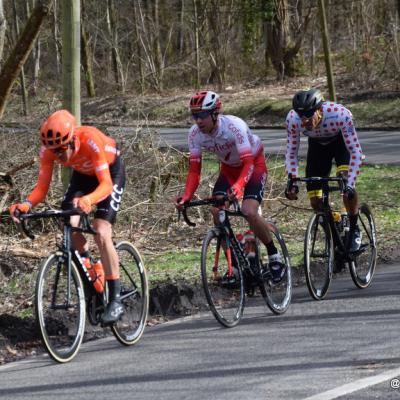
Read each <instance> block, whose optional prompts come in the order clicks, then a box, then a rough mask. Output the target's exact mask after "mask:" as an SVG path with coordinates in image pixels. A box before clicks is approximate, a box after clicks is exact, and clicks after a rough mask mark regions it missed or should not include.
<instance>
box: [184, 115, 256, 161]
mask: <svg viewBox="0 0 400 400" xmlns="http://www.w3.org/2000/svg"><path fill="white" fill-rule="evenodd" d="M188 142H189V152H190V160H191V161H195V162H196V161H198V162H200V161H201V154H202V151H203V149H204V150H206V151H208V152H210V153H214V154H216V155H217V157H218V159H219V160H220V161H221V162H222V163H224V164H226V165H229V166H231V167H240V166H241V165H242V161H241V159H242V158H244V157H248V156H253V157H254V156H256V155H257V154H258V152H259V151H260V150H261V148H262V143H261V140H260V138H259V137H258V136H257V135H254V134H253V133H252V132H251V131H250V128H249V127H248V126H247V124H246V123H245V122H244V121H243V120H242V119H241V118H238V117H235V116H233V115H219V116H218V126H217V130H216V131H215V132H214V133H213V134H205V133H202V132H201V131H200V129H199V127H198V126H197V125H193V126H192V127H191V128H190V130H189V137H188Z"/></svg>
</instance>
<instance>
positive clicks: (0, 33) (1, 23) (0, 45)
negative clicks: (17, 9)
mask: <svg viewBox="0 0 400 400" xmlns="http://www.w3.org/2000/svg"><path fill="white" fill-rule="evenodd" d="M6 28H7V23H6V17H5V16H4V6H3V0H0V67H1V65H2V60H3V50H4V39H5V37H6Z"/></svg>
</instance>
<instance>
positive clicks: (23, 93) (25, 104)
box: [13, 0, 28, 116]
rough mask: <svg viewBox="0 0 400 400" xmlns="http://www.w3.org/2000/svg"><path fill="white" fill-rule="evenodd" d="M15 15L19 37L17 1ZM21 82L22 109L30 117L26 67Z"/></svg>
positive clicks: (14, 9)
mask: <svg viewBox="0 0 400 400" xmlns="http://www.w3.org/2000/svg"><path fill="white" fill-rule="evenodd" d="M13 13H14V29H15V36H16V37H19V23H18V13H17V4H16V1H15V0H14V1H13ZM20 81H21V97H22V109H23V112H24V115H25V116H27V115H28V93H27V90H26V82H25V71H24V67H23V66H22V68H21V73H20Z"/></svg>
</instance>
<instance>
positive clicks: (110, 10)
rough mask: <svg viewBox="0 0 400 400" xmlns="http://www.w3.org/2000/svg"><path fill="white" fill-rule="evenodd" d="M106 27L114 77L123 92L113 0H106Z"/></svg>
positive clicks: (123, 82)
mask: <svg viewBox="0 0 400 400" xmlns="http://www.w3.org/2000/svg"><path fill="white" fill-rule="evenodd" d="M107 28H108V33H109V36H110V41H111V61H112V66H113V71H114V79H115V82H116V83H117V84H118V86H119V88H120V89H121V90H122V91H123V92H124V91H125V81H124V77H123V74H122V63H121V58H120V55H119V50H118V32H117V24H116V15H115V5H114V0H107Z"/></svg>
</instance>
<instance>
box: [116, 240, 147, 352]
mask: <svg viewBox="0 0 400 400" xmlns="http://www.w3.org/2000/svg"><path fill="white" fill-rule="evenodd" d="M115 248H116V250H117V253H118V257H119V266H120V277H121V278H120V279H121V301H122V304H123V306H124V314H123V315H122V318H121V319H120V320H119V321H118V322H116V323H115V324H113V325H112V326H111V330H112V332H113V334H114V335H115V337H116V338H117V339H118V341H119V342H120V343H122V344H124V345H126V346H130V345H133V344H135V343H136V342H137V341H138V340H139V339H140V338H141V336H142V334H143V331H144V328H145V326H146V321H147V314H148V310H149V288H148V282H147V275H146V270H145V268H144V263H143V261H142V258H141V257H140V254H139V252H138V251H137V250H136V248H135V247H134V246H133V245H132V244H131V243H129V242H119V243H118V244H117V245H116V246H115Z"/></svg>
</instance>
